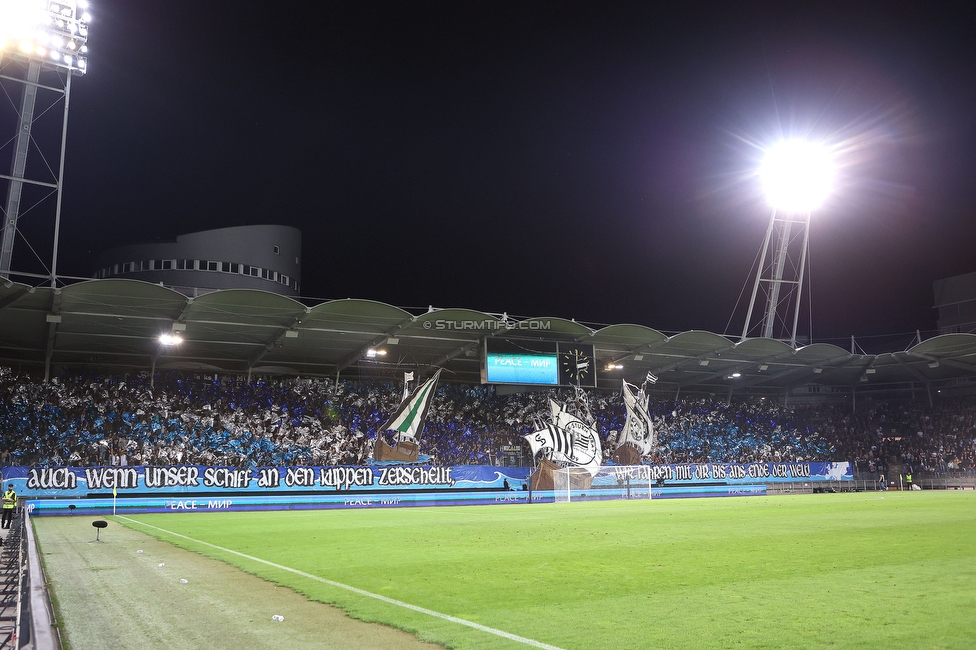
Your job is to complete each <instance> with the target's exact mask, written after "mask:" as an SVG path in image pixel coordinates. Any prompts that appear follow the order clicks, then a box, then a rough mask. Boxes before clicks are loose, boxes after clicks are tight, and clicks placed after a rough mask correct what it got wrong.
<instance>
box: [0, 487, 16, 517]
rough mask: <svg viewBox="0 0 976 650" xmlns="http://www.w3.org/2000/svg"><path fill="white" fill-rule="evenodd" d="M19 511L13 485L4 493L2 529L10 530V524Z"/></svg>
mask: <svg viewBox="0 0 976 650" xmlns="http://www.w3.org/2000/svg"><path fill="white" fill-rule="evenodd" d="M16 509H17V493H16V492H14V486H13V484H10V485H8V486H7V491H6V492H4V493H3V520H2V521H0V527H3V528H10V523H11V522H12V521H13V519H14V511H15V510H16Z"/></svg>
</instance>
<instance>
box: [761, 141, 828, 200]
mask: <svg viewBox="0 0 976 650" xmlns="http://www.w3.org/2000/svg"><path fill="white" fill-rule="evenodd" d="M759 176H760V178H761V179H762V184H763V190H765V192H766V200H767V201H768V202H769V205H770V207H772V208H774V209H776V210H783V211H785V212H810V211H812V210H815V209H817V208H819V207H820V206H821V205H823V202H824V201H825V200H826V198H827V195H829V194H830V190H831V187H832V185H833V182H834V165H833V161H832V160H831V156H830V152H829V151H827V149H826V147H824V146H823V145H821V144H817V143H815V142H807V141H805V140H784V141H782V142H779V143H777V144H775V145H773V146H772V147H770V148H769V149H768V150H767V151H766V157H765V158H764V159H763V163H762V167H760V169H759Z"/></svg>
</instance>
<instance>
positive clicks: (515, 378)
mask: <svg viewBox="0 0 976 650" xmlns="http://www.w3.org/2000/svg"><path fill="white" fill-rule="evenodd" d="M485 371H486V379H487V382H488V383H490V384H541V385H548V386H558V385H559V359H558V358H557V357H556V355H555V354H502V353H497V352H496V353H493V354H489V355H488V356H487V357H486V358H485Z"/></svg>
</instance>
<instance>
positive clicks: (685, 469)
mask: <svg viewBox="0 0 976 650" xmlns="http://www.w3.org/2000/svg"><path fill="white" fill-rule="evenodd" d="M647 467H648V468H649V470H648V471H649V473H650V477H651V480H652V481H654V482H663V484H665V485H671V486H673V485H691V484H702V483H709V484H723V485H746V484H757V483H777V482H796V481H832V480H835V481H849V480H853V474H852V473H851V466H850V463H745V464H741V463H697V464H692V463H689V464H675V465H649V466H647ZM531 472H532V468H530V467H491V466H485V465H459V466H454V467H440V466H423V465H364V466H348V465H343V466H329V467H259V468H256V469H238V468H233V467H209V466H204V465H178V466H165V467H157V466H138V467H7V468H4V470H3V483H4V485H5V486H6V485H8V484H10V483H13V485H14V489H15V490H16V491H17V493H18V495H19V496H20V497H22V498H36V497H42V498H43V497H55V498H58V497H95V496H103V497H105V496H113V495H117V496H119V497H128V496H135V495H146V496H164V495H169V494H173V495H179V494H198V495H215V496H219V495H221V494H235V495H244V494H250V495H255V496H257V495H282V494H296V493H300V494H306V495H316V494H319V495H327V494H349V493H364V494H365V493H369V494H377V493H379V494H382V493H393V492H431V491H438V492H442V491H461V492H470V491H472V490H505V489H506V488H507V489H508V490H521V489H522V488H523V487H524V486H525V483H526V481H527V479H528V477H529V474H530V473H531Z"/></svg>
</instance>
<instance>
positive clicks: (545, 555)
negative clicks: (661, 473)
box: [121, 492, 976, 649]
mask: <svg viewBox="0 0 976 650" xmlns="http://www.w3.org/2000/svg"><path fill="white" fill-rule="evenodd" d="M133 519H137V520H138V521H141V522H144V523H147V524H151V525H154V526H158V527H160V528H163V529H166V530H168V531H174V532H177V533H180V534H182V535H186V536H188V537H191V538H193V539H196V540H203V541H206V542H209V543H211V544H215V545H218V546H222V547H226V548H229V549H233V550H236V551H239V552H241V553H245V554H248V555H252V556H255V557H258V558H262V559H265V560H269V561H271V562H275V563H277V564H280V565H283V566H286V567H291V568H294V569H299V570H301V571H304V572H307V573H310V574H313V575H315V576H320V577H323V578H327V579H330V580H333V581H336V582H340V583H343V584H346V585H351V586H354V587H357V588H360V589H363V590H366V591H369V592H372V593H375V594H380V595H383V596H388V597H390V598H394V599H397V600H400V601H404V602H407V603H411V604H413V605H418V606H420V607H424V608H427V609H430V610H435V611H437V612H441V613H444V614H448V615H452V616H455V617H459V618H462V619H465V620H468V621H472V622H476V623H480V624H482V625H486V626H489V627H492V628H496V629H500V630H504V631H506V632H510V633H513V634H517V635H519V636H522V637H526V638H529V639H534V640H536V641H540V642H543V643H546V644H551V645H554V646H557V647H560V648H566V649H577V648H579V649H584V648H585V649H603V648H607V649H613V648H787V647H789V648H973V647H976V493H973V492H942V493H936V492H921V493H919V492H904V493H857V494H836V495H819V494H818V495H807V496H780V497H753V498H729V499H691V500H660V501H657V500H655V501H639V502H620V501H617V502H601V503H571V504H533V505H511V506H486V507H475V506H467V507H442V508H398V509H376V510H356V511H351V510H332V511H326V510H319V511H291V512H253V513H229V512H227V513H214V514H199V513H193V514H166V515H139V516H134V517H133ZM121 523H126V524H127V525H130V526H132V527H133V528H136V529H141V530H144V531H145V532H149V533H150V534H153V535H155V536H157V537H159V538H161V539H164V540H167V541H171V542H173V543H174V544H177V545H179V546H181V547H184V548H187V549H190V550H194V551H199V552H201V553H203V554H205V555H209V556H212V557H215V558H218V559H221V560H225V561H227V562H229V563H232V564H234V565H236V566H239V567H240V568H242V569H244V570H245V571H248V572H251V573H254V574H256V575H258V576H260V577H262V578H265V579H267V580H271V581H274V582H277V583H280V584H284V585H288V586H290V587H292V588H294V589H295V590H297V591H299V592H300V593H304V594H306V595H308V596H309V597H310V598H313V599H316V600H321V601H324V602H328V603H334V604H336V605H338V606H339V607H342V608H343V609H345V610H346V611H347V612H349V613H350V614H351V615H353V616H355V617H357V618H361V619H364V620H369V621H378V622H382V623H386V624H389V625H392V626H395V627H398V628H401V629H405V630H407V631H410V632H413V633H415V634H417V635H418V636H420V637H421V638H423V639H426V640H432V641H436V642H438V643H441V644H444V645H446V646H448V647H452V648H472V649H473V648H519V647H521V648H524V647H527V646H525V645H522V644H520V643H518V642H515V641H510V640H506V639H503V638H501V637H498V636H495V635H492V634H488V633H485V632H482V631H478V630H475V629H471V628H469V627H464V626H462V625H459V624H457V623H452V622H449V621H445V620H441V619H438V618H434V617H431V616H428V615H425V614H422V613H418V612H413V611H410V610H406V609H403V608H401V607H398V606H395V605H391V604H388V603H384V602H381V601H377V600H375V599H371V598H368V597H365V596H362V595H359V594H356V593H352V592H349V591H345V590H343V589H340V588H337V587H334V586H330V585H327V584H323V583H320V582H317V581H314V580H311V579H309V578H305V577H301V576H298V575H296V574H294V573H290V572H287V571H283V570H281V569H276V568H272V567H269V566H266V565H262V564H258V563H255V562H253V561H251V560H247V559H244V558H241V557H238V556H234V555H229V554H227V553H224V552H222V551H218V550H215V549H212V548H209V547H205V546H202V545H200V544H197V543H194V542H191V541H187V540H183V539H178V538H174V537H172V536H170V535H167V534H164V533H161V532H159V531H153V530H151V529H147V528H145V527H143V526H140V525H137V524H133V523H132V522H124V521H123V522H121Z"/></svg>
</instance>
